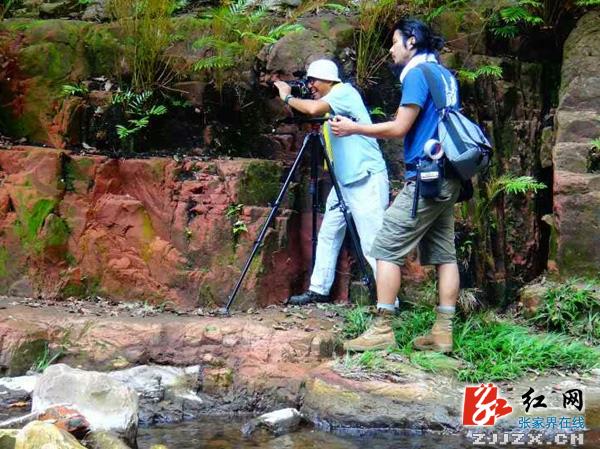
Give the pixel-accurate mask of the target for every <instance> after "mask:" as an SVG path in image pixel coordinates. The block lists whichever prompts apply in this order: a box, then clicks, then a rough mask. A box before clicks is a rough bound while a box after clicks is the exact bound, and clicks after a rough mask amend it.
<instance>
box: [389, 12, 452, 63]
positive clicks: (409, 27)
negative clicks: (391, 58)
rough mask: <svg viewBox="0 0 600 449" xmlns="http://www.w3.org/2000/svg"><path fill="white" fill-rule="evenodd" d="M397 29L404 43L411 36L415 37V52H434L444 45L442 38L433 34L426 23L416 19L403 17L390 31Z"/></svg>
mask: <svg viewBox="0 0 600 449" xmlns="http://www.w3.org/2000/svg"><path fill="white" fill-rule="evenodd" d="M396 30H398V31H399V32H400V34H401V36H402V40H403V42H404V44H406V41H407V40H408V38H410V37H411V36H412V37H414V38H415V47H416V48H417V53H434V54H437V53H438V51H439V50H441V49H442V48H443V47H444V38H443V37H441V36H439V35H437V34H435V33H434V32H433V31H432V30H431V28H429V27H428V26H427V25H426V24H424V23H423V22H421V21H420V20H416V19H403V20H400V21H399V22H396V23H395V24H394V27H393V28H392V33H393V32H395V31H396Z"/></svg>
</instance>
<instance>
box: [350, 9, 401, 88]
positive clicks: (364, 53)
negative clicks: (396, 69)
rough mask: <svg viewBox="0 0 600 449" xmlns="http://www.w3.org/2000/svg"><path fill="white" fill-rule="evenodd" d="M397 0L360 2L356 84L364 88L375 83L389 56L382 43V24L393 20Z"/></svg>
mask: <svg viewBox="0 0 600 449" xmlns="http://www.w3.org/2000/svg"><path fill="white" fill-rule="evenodd" d="M396 6H397V2H396V1H395V0H380V1H377V2H360V3H359V4H358V32H357V33H356V36H355V41H356V42H355V47H356V84H357V85H358V86H360V87H362V88H366V87H367V86H369V85H371V84H374V82H375V80H374V76H375V73H377V71H378V70H379V69H380V68H381V67H382V65H383V64H384V63H385V61H386V59H387V58H388V52H387V49H386V48H383V47H382V45H381V42H382V36H381V30H382V24H385V23H389V22H391V21H392V20H393V19H394V17H395V13H396Z"/></svg>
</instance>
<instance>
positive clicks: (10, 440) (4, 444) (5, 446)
mask: <svg viewBox="0 0 600 449" xmlns="http://www.w3.org/2000/svg"><path fill="white" fill-rule="evenodd" d="M18 432H19V430H18V429H0V449H14V448H15V442H16V437H17V433H18Z"/></svg>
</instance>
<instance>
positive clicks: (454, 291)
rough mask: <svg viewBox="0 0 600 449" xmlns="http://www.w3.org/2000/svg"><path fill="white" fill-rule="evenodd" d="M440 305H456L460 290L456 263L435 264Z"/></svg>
mask: <svg viewBox="0 0 600 449" xmlns="http://www.w3.org/2000/svg"><path fill="white" fill-rule="evenodd" d="M437 273H438V288H439V297H440V306H442V307H456V302H457V301H458V293H459V291H460V276H459V274H458V265H457V264H455V263H445V264H441V265H438V266H437Z"/></svg>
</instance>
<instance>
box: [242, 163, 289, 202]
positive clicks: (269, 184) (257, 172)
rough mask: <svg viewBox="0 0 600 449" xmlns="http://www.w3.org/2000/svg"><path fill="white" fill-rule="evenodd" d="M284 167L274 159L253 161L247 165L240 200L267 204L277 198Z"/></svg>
mask: <svg viewBox="0 0 600 449" xmlns="http://www.w3.org/2000/svg"><path fill="white" fill-rule="evenodd" d="M282 173H283V168H282V167H281V165H279V164H278V163H276V162H273V161H252V162H250V163H249V164H248V166H247V167H246V170H245V171H244V174H243V177H242V180H241V181H240V189H239V195H238V202H239V203H241V204H245V205H252V206H266V205H268V204H269V203H271V202H273V201H274V200H275V199H276V198H277V194H278V193H279V190H280V188H281V176H282Z"/></svg>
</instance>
